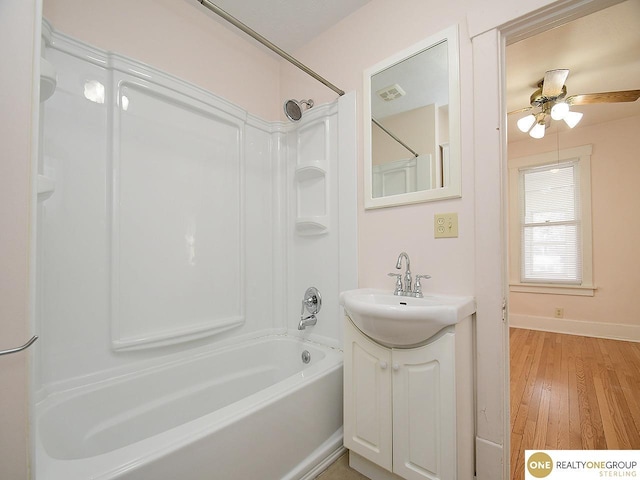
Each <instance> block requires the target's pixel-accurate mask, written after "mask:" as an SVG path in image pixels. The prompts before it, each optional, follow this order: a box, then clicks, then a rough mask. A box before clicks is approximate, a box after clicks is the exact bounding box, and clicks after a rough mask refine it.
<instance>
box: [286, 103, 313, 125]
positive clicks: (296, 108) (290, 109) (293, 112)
mask: <svg viewBox="0 0 640 480" xmlns="http://www.w3.org/2000/svg"><path fill="white" fill-rule="evenodd" d="M302 105H306V106H307V109H309V108H311V107H313V100H311V99H309V100H300V101H298V100H287V101H286V102H284V114H285V115H286V116H287V118H288V119H289V120H291V121H292V122H297V121H299V120H300V119H301V118H302Z"/></svg>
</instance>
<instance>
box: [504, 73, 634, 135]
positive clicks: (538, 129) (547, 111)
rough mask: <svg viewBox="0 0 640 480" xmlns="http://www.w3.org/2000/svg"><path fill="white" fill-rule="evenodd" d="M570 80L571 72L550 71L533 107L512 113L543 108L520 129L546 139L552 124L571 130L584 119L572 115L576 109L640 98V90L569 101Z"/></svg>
mask: <svg viewBox="0 0 640 480" xmlns="http://www.w3.org/2000/svg"><path fill="white" fill-rule="evenodd" d="M568 76H569V70H568V69H564V68H561V69H556V70H548V71H547V72H546V73H545V74H544V78H543V79H542V80H540V81H539V82H538V89H537V90H536V91H535V92H533V93H532V94H531V98H530V99H529V101H530V103H531V106H529V107H524V108H521V109H518V110H514V111H512V112H509V115H511V114H512V113H520V112H526V111H529V110H534V109H537V108H539V109H540V111H538V112H534V113H530V114H529V115H527V116H525V117H522V118H521V119H520V120H518V129H519V130H520V131H522V132H524V133H527V132H528V133H529V135H531V136H532V137H533V138H542V137H544V133H545V130H546V128H547V127H548V126H549V124H550V123H551V120H552V119H553V120H564V121H565V123H566V124H567V125H569V127H570V128H573V127H575V126H576V125H577V124H578V122H579V121H580V120H581V119H582V113H580V112H575V111H571V107H572V106H573V105H591V104H594V103H617V102H635V101H636V100H637V99H638V98H640V90H622V91H618V92H602V93H586V94H580V95H571V96H569V97H567V86H566V85H565V84H564V82H565V81H566V80H567V77H568Z"/></svg>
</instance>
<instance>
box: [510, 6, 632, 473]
mask: <svg viewBox="0 0 640 480" xmlns="http://www.w3.org/2000/svg"><path fill="white" fill-rule="evenodd" d="M639 15H640V2H638V1H637V0H627V1H625V2H622V3H620V4H617V5H614V6H613V7H609V8H606V9H603V10H601V11H600V12H596V13H595V14H591V15H588V16H585V17H582V18H580V19H577V20H574V21H572V22H570V23H567V24H565V25H563V26H561V27H558V28H554V29H553V30H548V31H545V32H542V33H539V34H537V35H535V36H532V37H529V38H527V39H525V40H522V41H520V42H517V43H513V44H511V45H509V46H508V47H507V48H506V65H507V68H506V72H507V74H506V75H507V111H513V110H517V109H518V108H519V107H526V106H527V105H528V102H529V95H530V94H532V93H533V92H534V91H535V89H536V87H537V82H538V81H539V80H540V79H541V78H542V77H543V76H544V73H545V71H546V70H549V69H556V68H567V69H569V70H570V72H569V76H568V78H567V81H566V86H567V91H568V93H567V95H568V96H570V95H574V94H578V93H592V92H609V91H618V90H628V89H638V88H640V70H638V67H637V66H635V65H634V64H635V63H637V62H635V61H633V60H632V59H631V58H630V57H631V56H630V55H629V53H630V51H634V49H633V48H631V50H630V51H629V49H628V47H626V46H625V45H626V44H625V43H624V42H628V41H632V42H636V43H634V44H635V45H637V44H638V43H637V42H638V41H640V37H638V39H633V40H629V39H626V38H623V37H624V35H623V34H624V31H625V28H624V27H620V26H616V25H617V24H616V22H618V21H620V20H622V21H623V23H624V21H625V20H629V19H631V20H632V21H635V22H636V23H637V18H640V17H639ZM584 29H586V30H584ZM634 30H637V28H634ZM583 31H586V32H587V33H586V35H583V34H582V33H581V32H583ZM634 33H635V32H634ZM580 35H583V36H582V37H581V36H580ZM636 35H637V33H636ZM591 40H595V46H593V47H590V46H588V45H587V43H588V41H591ZM616 42H621V43H620V44H618V43H616ZM636 48H637V47H636ZM636 51H637V50H636ZM605 52H606V53H605ZM636 56H637V55H636ZM518 88H520V90H521V91H520V92H519V93H520V95H519V97H518ZM527 89H528V93H527ZM523 90H524V92H525V93H524V96H523V95H522V91H523ZM515 98H519V100H514V99H515ZM513 102H516V103H515V104H514V103H513ZM612 105H613V104H597V105H585V106H582V107H579V108H578V107H576V108H575V110H576V111H579V112H580V113H583V118H582V121H581V123H580V124H579V125H578V126H577V128H575V129H573V130H572V129H569V128H568V127H567V126H565V125H564V122H560V121H553V120H552V121H551V124H550V125H549V127H548V128H546V131H545V136H544V137H543V138H541V139H532V138H530V137H529V136H528V135H527V133H521V132H519V131H518V129H517V127H516V121H517V120H518V119H519V118H521V117H523V116H525V115H526V114H527V112H522V113H520V114H512V115H509V120H508V146H507V152H508V158H509V161H511V160H512V159H514V158H523V157H527V156H536V155H541V154H553V153H554V152H556V153H557V154H558V155H557V158H558V161H560V154H559V153H560V152H561V151H564V150H567V149H570V148H575V147H578V146H584V145H586V144H590V145H592V146H593V152H592V155H591V157H592V159H591V160H592V164H591V170H590V171H591V174H592V182H591V184H592V185H591V186H592V191H591V206H592V218H593V228H592V236H593V254H592V259H593V283H594V286H595V289H593V290H592V291H591V292H586V291H580V290H579V289H578V290H577V291H575V290H574V291H573V292H571V294H569V295H567V294H566V291H565V292H564V293H563V292H558V291H557V290H556V291H553V289H548V290H546V291H545V290H544V289H541V288H537V289H536V288H532V289H527V288H518V287H519V286H518V285H514V284H519V283H523V282H521V281H520V277H519V273H518V271H519V267H520V265H519V260H514V258H510V270H511V271H510V280H509V282H510V289H509V290H510V291H509V294H508V295H509V302H508V305H509V323H510V327H511V328H510V344H511V355H510V386H511V388H510V392H511V398H510V412H511V414H510V416H511V418H510V434H511V456H510V458H511V478H523V476H524V474H523V465H524V464H523V461H524V450H525V449H625V448H633V449H638V448H640V438H639V437H638V433H637V432H638V428H639V427H640V403H639V402H638V401H637V400H636V398H638V397H640V395H638V394H639V393H640V368H639V367H640V344H639V343H634V342H638V341H640V336H639V334H638V332H639V331H640V321H638V320H636V319H635V318H634V316H633V314H632V312H633V311H635V310H637V307H639V306H640V304H638V300H636V297H637V295H634V294H633V293H632V292H633V291H637V288H638V286H640V275H638V273H636V272H637V271H640V268H638V267H640V257H639V256H638V254H635V250H638V249H637V248H636V247H635V246H634V240H633V239H634V238H635V239H636V241H637V238H640V230H637V229H635V227H630V229H627V228H626V227H625V228H624V229H623V231H619V232H617V233H613V232H611V230H610V229H609V227H607V225H610V223H609V222H610V221H611V220H613V221H614V222H617V221H620V220H621V219H622V218H624V217H625V213H624V212H633V211H637V210H638V208H640V196H638V195H637V193H635V192H636V187H635V185H637V183H638V181H640V169H639V168H637V167H636V164H637V162H634V161H632V160H633V157H634V154H633V152H634V151H637V150H638V141H639V139H637V134H633V133H632V132H633V131H636V132H637V131H638V128H639V127H640V101H638V102H630V103H628V104H620V105H618V104H615V105H614V107H622V109H621V110H620V111H619V112H616V113H614V112H613V110H616V111H618V110H619V109H618V108H612ZM511 188H514V187H511ZM516 210H517V209H516ZM618 212H619V213H620V215H621V217H618ZM509 222H510V223H513V220H512V219H511V218H510V219H509ZM622 224H626V222H624V221H623V222H622ZM516 230H517V229H516ZM511 235H513V234H511ZM518 258H519V257H518ZM516 264H517V265H516ZM514 265H515V266H516V267H517V268H515V269H514V268H513V267H514ZM514 271H515V272H516V273H515V274H514ZM536 290H537V291H536ZM585 290H586V289H585ZM612 338H614V339H623V340H624V341H620V340H612Z"/></svg>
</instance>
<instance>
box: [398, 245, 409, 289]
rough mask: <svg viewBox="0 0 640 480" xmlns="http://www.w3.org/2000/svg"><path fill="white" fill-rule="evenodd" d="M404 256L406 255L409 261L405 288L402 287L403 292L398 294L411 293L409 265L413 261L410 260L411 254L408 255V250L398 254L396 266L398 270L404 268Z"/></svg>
mask: <svg viewBox="0 0 640 480" xmlns="http://www.w3.org/2000/svg"><path fill="white" fill-rule="evenodd" d="M402 257H404V258H405V260H406V261H407V270H406V271H405V272H404V288H403V289H402V291H401V293H397V294H396V295H402V294H403V293H404V292H408V293H411V270H410V267H409V265H410V263H411V261H410V260H409V255H407V252H402V253H401V254H400V255H398V261H397V262H396V268H397V269H398V270H400V269H401V268H402Z"/></svg>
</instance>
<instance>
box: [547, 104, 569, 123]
mask: <svg viewBox="0 0 640 480" xmlns="http://www.w3.org/2000/svg"><path fill="white" fill-rule="evenodd" d="M568 113H569V105H568V104H566V103H565V102H558V103H556V104H555V105H554V106H553V107H551V118H553V119H554V120H563V119H564V117H566V116H567V114H568Z"/></svg>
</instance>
